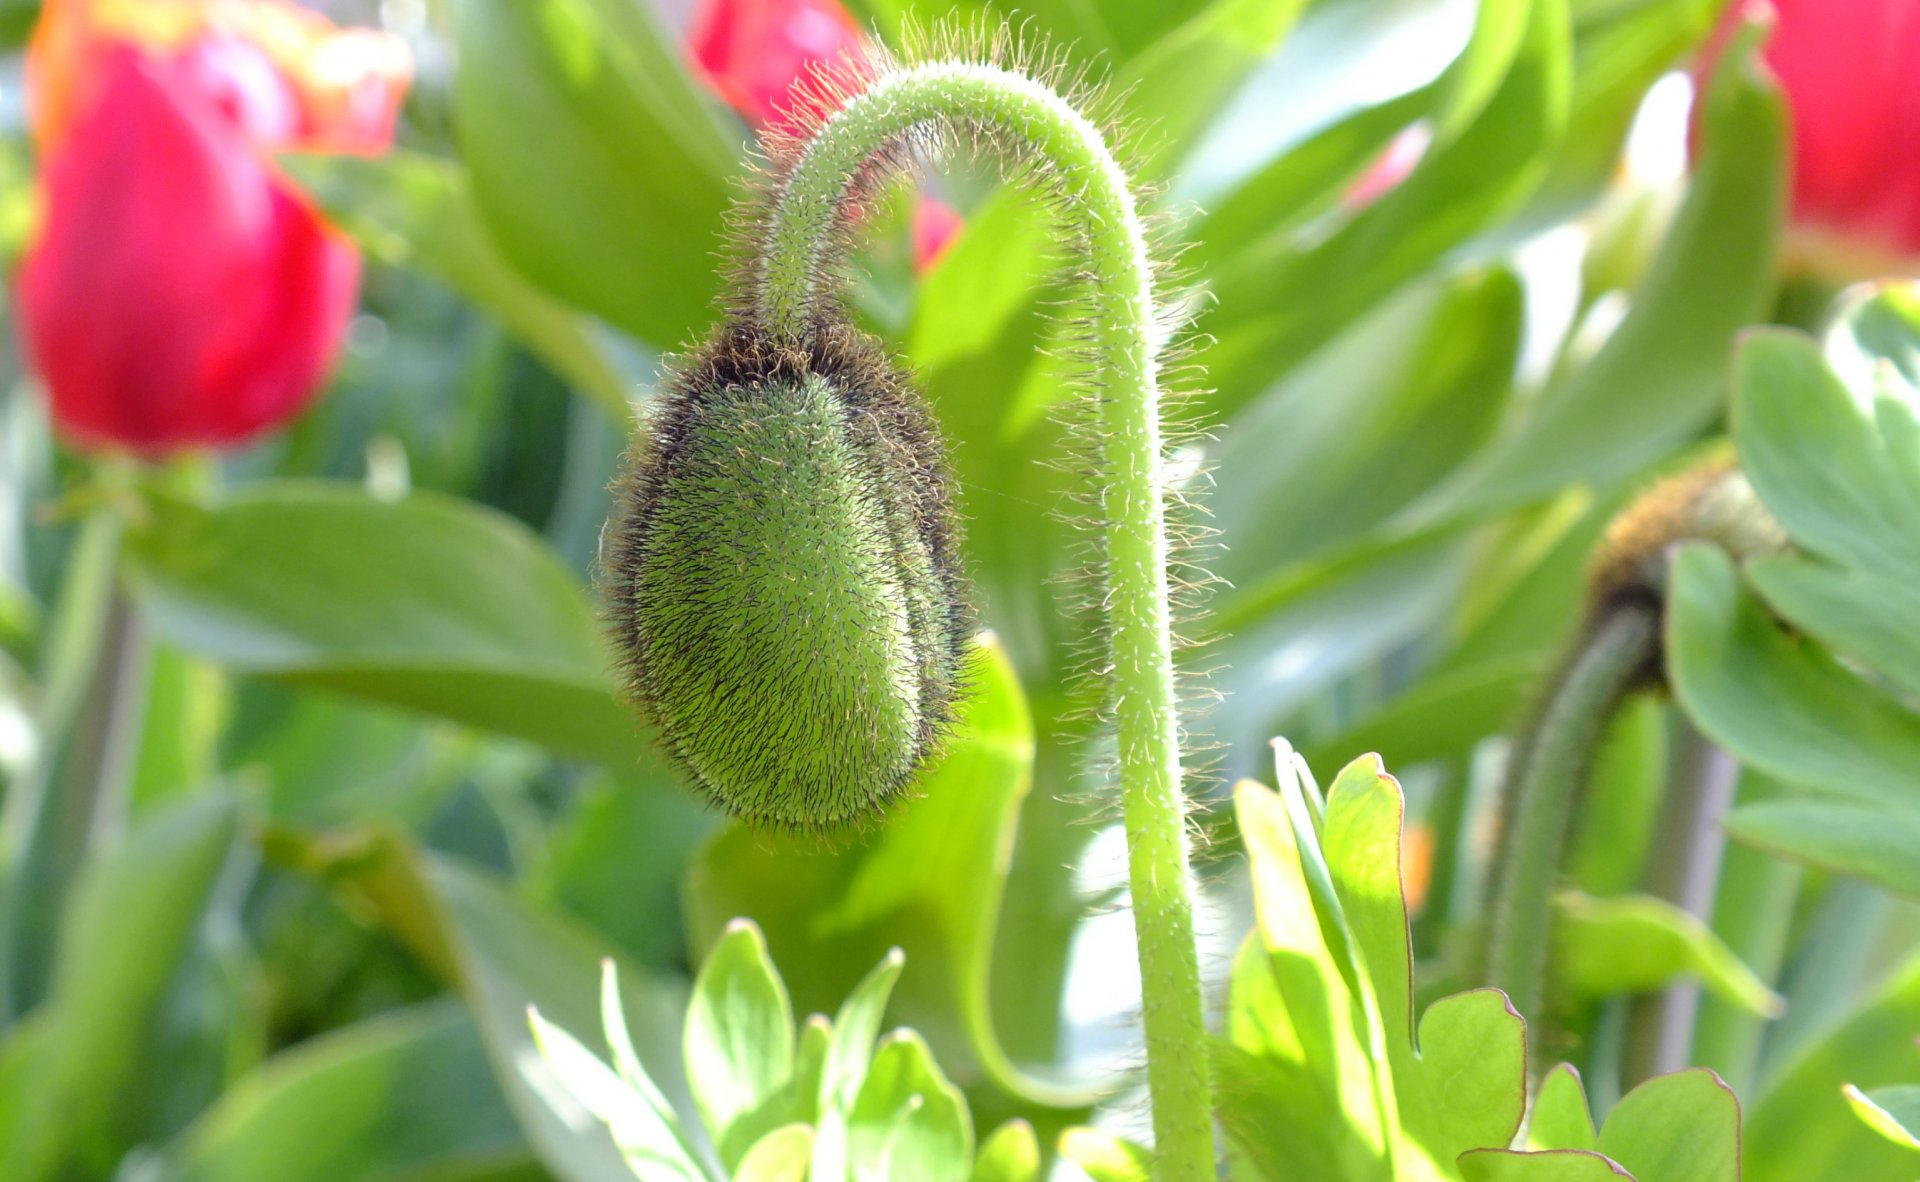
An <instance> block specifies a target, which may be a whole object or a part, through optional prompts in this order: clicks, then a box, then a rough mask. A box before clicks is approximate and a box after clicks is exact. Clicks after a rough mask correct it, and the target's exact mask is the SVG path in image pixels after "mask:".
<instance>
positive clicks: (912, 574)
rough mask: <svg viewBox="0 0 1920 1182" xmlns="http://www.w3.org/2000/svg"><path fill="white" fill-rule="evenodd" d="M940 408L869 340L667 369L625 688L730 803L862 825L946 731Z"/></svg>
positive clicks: (644, 507)
mask: <svg viewBox="0 0 1920 1182" xmlns="http://www.w3.org/2000/svg"><path fill="white" fill-rule="evenodd" d="M950 483H951V479H950V477H949V475H948V472H947V467H946V460H945V455H944V452H943V449H942V445H941V442H940V438H939V435H938V433H937V431H936V429H935V427H934V424H933V420H932V416H931V415H930V413H929V412H928V411H927V409H926V407H925V405H924V403H923V402H922V400H921V399H920V396H919V394H918V393H917V391H915V389H914V388H913V386H912V385H911V384H910V382H909V381H908V379H907V378H906V376H905V375H904V374H903V373H901V372H900V370H899V369H897V368H896V367H895V366H894V364H893V363H892V362H891V361H889V359H888V358H887V357H886V356H885V355H884V353H882V352H881V350H880V348H879V346H878V345H877V344H876V343H875V342H873V341H872V340H871V339H869V338H867V337H865V336H864V335H862V334H860V333H858V332H856V331H854V330H853V329H851V328H847V327H842V326H829V327H825V328H822V329H819V330H817V331H815V332H813V333H811V334H810V336H809V339H807V340H805V341H802V342H790V341H784V340H776V339H774V338H773V337H771V336H770V335H768V334H767V333H765V332H763V331H762V330H760V329H759V328H757V327H755V326H753V325H746V324H737V325H732V326H729V327H727V328H724V329H723V330H722V331H721V333H720V334H719V335H718V336H717V337H716V338H715V339H714V340H713V341H712V342H711V343H709V344H708V345H707V346H706V347H704V348H703V349H701V350H700V351H699V352H697V353H695V354H694V355H693V356H692V357H691V358H689V359H688V360H687V362H686V363H685V364H684V365H683V366H682V367H681V368H680V370H679V372H678V373H677V374H676V375H675V376H674V377H673V378H672V379H671V380H670V381H669V383H668V384H667V386H666V388H665V390H664V391H663V393H662V396H661V399H660V401H659V402H658V403H657V404H656V407H655V410H654V412H653V414H652V416H651V423H650V430H648V431H647V432H646V433H645V434H644V435H643V436H642V438H641V440H640V442H639V443H637V444H636V445H635V447H634V449H633V450H632V451H631V452H630V454H629V456H628V459H627V464H626V471H625V473H624V475H623V477H622V479H621V482H620V485H619V487H618V489H617V495H618V497H619V499H620V505H619V508H618V513H617V516H616V519H615V521H614V523H613V525H612V526H611V527H610V528H611V530H612V533H611V535H610V536H609V538H608V540H607V543H606V548H607V552H606V556H605V562H604V567H605V570H604V577H605V578H606V580H607V581H608V582H609V583H610V587H609V600H610V603H611V607H612V611H613V613H614V627H615V631H616V633H617V637H618V640H619V642H620V651H621V654H622V656H623V659H624V661H625V663H626V673H627V675H628V679H629V686H630V689H631V692H632V694H633V697H634V699H635V700H636V702H637V704H638V705H639V706H640V707H641V709H642V710H643V711H644V712H645V713H646V714H647V715H648V716H649V717H650V718H651V719H652V720H653V722H654V724H655V725H656V726H657V727H658V728H659V730H660V734H661V737H662V739H663V741H664V743H665V746H666V748H667V749H668V751H669V752H670V753H671V754H672V755H673V757H674V758H675V760H676V761H677V762H678V763H679V764H680V765H681V766H682V767H683V768H684V769H685V770H686V772H687V773H688V775H689V776H690V777H691V778H692V780H693V782H694V783H695V785H697V786H698V787H699V788H700V789H701V790H702V791H703V792H705V793H706V794H707V795H708V796H709V797H710V798H712V799H713V800H714V802H715V803H716V804H718V805H720V806H721V807H723V808H725V809H727V810H728V811H730V812H733V813H735V814H738V815H740V816H742V817H744V818H747V819H749V820H752V821H755V822H758V823H765V824H768V825H774V826H779V827H783V828H788V829H803V830H824V829H832V828H836V827H840V826H844V825H846V824H848V823H857V822H859V821H861V820H863V819H866V818H869V817H872V816H874V815H876V814H878V813H879V812H881V811H882V810H884V809H885V807H886V806H887V805H888V804H889V803H890V802H891V801H893V800H894V799H895V798H897V797H898V796H900V795H901V794H902V793H903V792H904V791H905V790H906V789H907V787H908V785H909V784H910V782H911V780H912V778H913V776H914V774H915V773H916V772H917V771H918V770H919V769H920V768H921V766H922V765H923V764H924V763H925V762H926V760H927V757H928V756H929V755H930V754H931V753H932V751H933V749H934V747H935V746H936V744H937V742H938V740H939V738H940V736H941V734H942V732H943V731H944V729H945V728H946V727H947V725H948V724H949V723H950V722H951V720H952V716H953V709H954V703H955V699H956V697H957V696H958V692H959V688H960V682H961V678H962V666H963V661H964V657H965V652H966V643H967V637H968V632H969V617H968V613H967V611H966V609H965V606H964V602H963V595H962V580H961V575H960V569H959V554H958V541H959V539H958V526H957V524H956V519H955V515H954V512H953V508H952V503H951V493H950Z"/></svg>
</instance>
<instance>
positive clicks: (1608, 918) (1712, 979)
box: [1553, 891, 1785, 1018]
mask: <svg viewBox="0 0 1920 1182" xmlns="http://www.w3.org/2000/svg"><path fill="white" fill-rule="evenodd" d="M1553 945H1554V948H1553V964H1554V970H1555V973H1556V977H1555V980H1556V982H1557V983H1558V984H1559V985H1560V986H1562V987H1563V988H1565V989H1566V990H1568V991H1569V992H1571V993H1573V994H1574V995H1576V996H1579V997H1593V998H1605V997H1617V996H1619V995H1621V994H1630V993H1651V992H1653V991H1655V990H1657V989H1659V988H1661V987H1662V986H1665V985H1667V984H1669V983H1670V982H1672V981H1673V980H1674V979H1676V978H1678V977H1681V976H1694V977H1698V978H1699V979H1700V981H1701V982H1702V983H1703V984H1705V985H1706V987H1707V988H1708V989H1709V990H1711V991H1712V992H1713V993H1714V994H1715V995H1716V996H1718V997H1721V998H1723V999H1725V1000H1726V1001H1729V1002H1731V1003H1733V1004H1734V1005H1737V1006H1741V1007H1742V1008H1744V1009H1746V1010H1747V1011H1749V1012H1750V1013H1755V1014H1759V1015H1761V1016H1763V1017H1770V1018H1777V1017H1779V1016H1780V1014H1781V1013H1782V1012H1783V1009H1784V1006H1785V1003H1784V1002H1783V1001H1782V1000H1781V999H1780V998H1779V997H1778V996H1777V995H1776V994H1775V993H1774V992H1773V991H1772V990H1770V989H1768V988H1767V986H1766V983H1765V982H1764V981H1762V980H1760V978H1759V977H1758V976H1756V975H1755V974H1754V972H1753V970H1752V969H1749V968H1748V967H1747V966H1746V965H1744V964H1742V963H1740V958H1739V957H1737V956H1735V955H1734V954H1733V953H1732V952H1731V951H1729V950H1728V948H1727V946H1726V945H1725V944H1723V943H1721V942H1720V938H1719V937H1718V936H1716V935H1714V934H1713V931H1712V930H1711V929H1710V928H1708V927H1707V925H1706V923H1705V922H1704V921H1703V920H1701V919H1700V918H1699V917H1698V916H1696V915H1691V914H1689V913H1687V912H1685V911H1683V910H1681V909H1680V908H1679V907H1677V906H1675V905H1674V904H1672V903H1669V902H1667V901H1666V900H1664V899H1657V898H1654V897H1653V896H1651V895H1622V896H1619V897H1617V898H1611V899H1595V898H1593V897H1591V896H1588V895H1583V894H1581V893H1579V892H1577V891H1568V892H1565V893H1563V894H1561V895H1559V896H1558V897H1556V898H1555V899H1554V925H1553Z"/></svg>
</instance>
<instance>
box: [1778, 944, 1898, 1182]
mask: <svg viewBox="0 0 1920 1182" xmlns="http://www.w3.org/2000/svg"><path fill="white" fill-rule="evenodd" d="M1916 1030H1920V959H1914V958H1909V960H1908V961H1907V963H1905V964H1904V965H1902V966H1901V967H1900V969H1899V970H1898V971H1896V972H1895V973H1893V974H1892V976H1891V977H1890V978H1889V979H1888V980H1887V981H1886V982H1885V983H1884V984H1882V985H1880V986H1878V987H1877V988H1875V989H1874V990H1873V991H1872V992H1871V993H1870V994H1869V995H1868V996H1867V998H1866V999H1865V1000H1864V1002H1863V1003H1862V1004H1861V1005H1860V1006H1859V1008H1858V1009H1856V1010H1855V1011H1854V1012H1853V1013H1851V1014H1849V1015H1847V1016H1846V1017H1844V1018H1843V1019H1842V1020H1840V1021H1839V1022H1837V1023H1836V1024H1834V1025H1832V1026H1830V1027H1829V1028H1828V1029H1827V1030H1826V1031H1825V1032H1824V1033H1822V1034H1821V1035H1820V1036H1819V1037H1817V1038H1816V1039H1815V1040H1814V1041H1812V1042H1811V1043H1809V1044H1807V1045H1805V1046H1803V1047H1801V1048H1800V1049H1799V1050H1798V1051H1797V1052H1796V1053H1795V1054H1794V1055H1793V1057H1792V1058H1791V1059H1789V1060H1788V1061H1787V1062H1786V1063H1785V1064H1783V1065H1781V1066H1780V1068H1779V1069H1778V1070H1777V1071H1775V1072H1774V1073H1773V1074H1772V1076H1771V1078H1770V1080H1769V1081H1768V1083H1767V1085H1766V1087H1765V1089H1764V1090H1763V1091H1762V1092H1761V1094H1760V1098H1759V1102H1758V1103H1757V1104H1754V1105H1753V1107H1752V1109H1751V1112H1750V1119H1749V1120H1748V1121H1747V1127H1746V1162H1745V1166H1746V1176H1745V1179H1744V1182H1807V1180H1808V1179H1811V1178H1820V1177H1822V1176H1823V1175H1824V1174H1825V1173H1826V1172H1827V1171H1829V1170H1830V1169H1831V1168H1832V1165H1833V1163H1834V1162H1845V1163H1847V1172H1846V1182H1913V1178H1914V1176H1915V1172H1914V1165H1913V1155H1912V1154H1911V1153H1909V1152H1908V1151H1907V1150H1905V1149H1902V1148H1900V1147H1899V1146H1897V1145H1895V1144H1893V1143H1892V1142H1889V1141H1888V1140H1886V1139H1885V1138H1884V1137H1882V1136H1879V1135H1878V1134H1876V1133H1875V1132H1874V1131H1873V1130H1871V1129H1869V1128H1868V1127H1867V1126H1866V1125H1864V1124H1862V1123H1861V1121H1860V1118H1859V1117H1858V1116H1857V1115H1855V1113H1854V1111H1853V1110H1852V1109H1851V1108H1850V1107H1849V1106H1848V1104H1847V1102H1846V1099H1845V1097H1844V1095H1843V1093H1842V1091H1841V1089H1842V1088H1843V1087H1844V1086H1846V1085H1847V1084H1854V1085H1856V1086H1858V1087H1860V1088H1862V1089H1865V1090H1866V1091H1868V1092H1869V1093H1871V1092H1873V1091H1877V1090H1878V1089H1880V1088H1885V1087H1894V1086H1901V1085H1905V1084H1907V1083H1908V1082H1909V1081H1911V1080H1912V1079H1913V1074H1914V1053H1913V1035H1914V1031H1916Z"/></svg>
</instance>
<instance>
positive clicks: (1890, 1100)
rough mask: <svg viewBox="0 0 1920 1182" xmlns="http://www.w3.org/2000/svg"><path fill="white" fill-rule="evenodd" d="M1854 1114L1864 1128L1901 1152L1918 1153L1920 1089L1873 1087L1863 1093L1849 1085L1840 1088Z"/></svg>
mask: <svg viewBox="0 0 1920 1182" xmlns="http://www.w3.org/2000/svg"><path fill="white" fill-rule="evenodd" d="M1841 1090H1842V1091H1843V1092H1844V1093H1845V1095H1846V1097H1847V1103H1848V1104H1850V1105H1852V1107H1853V1111H1854V1113H1855V1114H1856V1115H1858V1116H1859V1117H1860V1119H1861V1120H1863V1121H1865V1122H1866V1124H1867V1127H1868V1128H1870V1129H1872V1130H1873V1131H1874V1132H1876V1133H1878V1134H1880V1135H1881V1136H1882V1137H1885V1138H1886V1139H1887V1140H1889V1141H1891V1142H1893V1143H1894V1144H1895V1145H1898V1146H1900V1147H1901V1148H1903V1149H1912V1150H1915V1151H1920V1134H1916V1133H1915V1131H1914V1130H1916V1129H1920V1086H1916V1085H1914V1084H1906V1085H1903V1086H1901V1087H1896V1088H1876V1089H1875V1090H1874V1091H1872V1092H1863V1091H1861V1090H1860V1089H1859V1088H1856V1087H1854V1086H1853V1085H1852V1084H1848V1085H1847V1086H1846V1087H1845V1088H1843V1089H1841Z"/></svg>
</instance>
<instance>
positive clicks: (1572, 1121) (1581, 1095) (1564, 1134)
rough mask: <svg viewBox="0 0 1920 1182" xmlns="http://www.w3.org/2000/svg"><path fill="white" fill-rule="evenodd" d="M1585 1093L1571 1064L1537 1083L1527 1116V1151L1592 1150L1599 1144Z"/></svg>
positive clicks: (1559, 1068) (1554, 1070)
mask: <svg viewBox="0 0 1920 1182" xmlns="http://www.w3.org/2000/svg"><path fill="white" fill-rule="evenodd" d="M1598 1143H1599V1142H1598V1138H1597V1136H1596V1134H1595V1133H1594V1130H1593V1112H1592V1110H1591V1109H1589V1108H1588V1107H1587V1090H1586V1089H1585V1088H1584V1087H1582V1086H1581V1084H1580V1073H1579V1072H1578V1071H1576V1070H1574V1067H1573V1065H1572V1064H1571V1063H1562V1064H1560V1065H1559V1066H1558V1067H1555V1068H1554V1069H1553V1070H1552V1071H1549V1072H1547V1075H1546V1078H1545V1079H1543V1080H1541V1081H1540V1092H1539V1094H1538V1095H1536V1096H1535V1097H1534V1098H1533V1111H1532V1112H1530V1113H1528V1114H1527V1148H1528V1149H1586V1150H1590V1149H1592V1148H1593V1147H1594V1146H1595V1145H1596V1144H1598Z"/></svg>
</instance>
